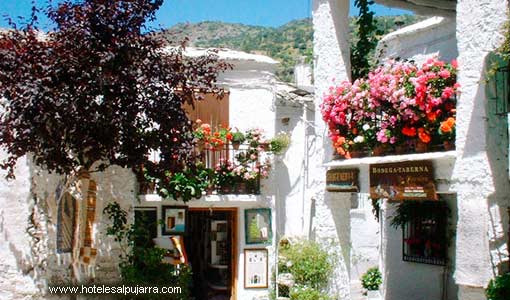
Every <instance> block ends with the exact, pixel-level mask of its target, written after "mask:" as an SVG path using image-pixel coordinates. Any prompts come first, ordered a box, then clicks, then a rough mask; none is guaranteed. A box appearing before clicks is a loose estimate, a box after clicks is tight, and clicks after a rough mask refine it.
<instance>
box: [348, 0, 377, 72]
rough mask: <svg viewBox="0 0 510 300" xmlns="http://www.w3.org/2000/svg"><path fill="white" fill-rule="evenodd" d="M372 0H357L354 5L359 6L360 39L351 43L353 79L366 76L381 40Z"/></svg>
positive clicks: (357, 21) (358, 24) (358, 35)
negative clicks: (374, 51) (371, 6)
mask: <svg viewBox="0 0 510 300" xmlns="http://www.w3.org/2000/svg"><path fill="white" fill-rule="evenodd" d="M372 4H374V1H372V0H355V1H354V6H355V7H357V8H359V15H358V18H357V19H356V30H357V37H358V40H357V41H356V42H355V43H352V44H351V75H352V80H355V79H358V78H362V77H365V76H366V75H367V74H368V72H369V71H370V69H371V62H370V57H371V56H372V53H373V50H374V49H375V47H376V46H377V42H378V41H379V37H378V34H380V32H379V30H377V21H376V19H375V18H374V12H372V11H371V10H370V5H372Z"/></svg>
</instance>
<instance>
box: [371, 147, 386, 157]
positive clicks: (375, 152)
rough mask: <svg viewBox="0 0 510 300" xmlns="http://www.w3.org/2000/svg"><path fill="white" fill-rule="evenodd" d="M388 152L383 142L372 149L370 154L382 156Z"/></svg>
mask: <svg viewBox="0 0 510 300" xmlns="http://www.w3.org/2000/svg"><path fill="white" fill-rule="evenodd" d="M387 152H388V146H387V145H385V144H381V145H377V146H375V147H374V149H372V156H383V155H385V154H386V153H387Z"/></svg>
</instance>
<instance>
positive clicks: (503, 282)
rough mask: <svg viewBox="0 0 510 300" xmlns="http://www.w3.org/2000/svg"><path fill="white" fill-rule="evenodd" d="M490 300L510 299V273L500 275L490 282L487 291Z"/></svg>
mask: <svg viewBox="0 0 510 300" xmlns="http://www.w3.org/2000/svg"><path fill="white" fill-rule="evenodd" d="M486 294H487V299H488V300H508V299H510V273H506V274H503V275H499V276H497V277H496V278H494V279H492V280H491V281H490V282H489V286H488V287H487V290H486Z"/></svg>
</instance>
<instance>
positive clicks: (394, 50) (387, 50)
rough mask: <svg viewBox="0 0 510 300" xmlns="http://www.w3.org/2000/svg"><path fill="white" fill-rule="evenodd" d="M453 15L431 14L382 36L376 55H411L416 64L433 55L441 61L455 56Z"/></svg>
mask: <svg viewBox="0 0 510 300" xmlns="http://www.w3.org/2000/svg"><path fill="white" fill-rule="evenodd" d="M455 30H456V28H455V18H454V17H452V18H442V17H433V18H430V19H427V20H424V21H422V22H418V23H416V24H413V25H410V26H407V27H404V28H401V29H399V30H397V31H394V32H392V33H389V34H388V35H386V36H384V37H383V38H382V39H381V40H380V41H379V43H378V45H377V49H376V53H377V59H378V60H379V61H383V60H384V59H386V58H402V59H412V60H414V61H416V63H418V64H422V63H424V62H425V61H426V60H427V59H428V58H430V57H432V56H437V57H438V58H439V59H441V60H444V61H447V62H449V61H451V60H452V59H455V58H457V55H458V51H457V40H456V35H455V33H456V31H455Z"/></svg>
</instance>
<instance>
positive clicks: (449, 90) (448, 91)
mask: <svg viewBox="0 0 510 300" xmlns="http://www.w3.org/2000/svg"><path fill="white" fill-rule="evenodd" d="M454 93H455V92H454V91H453V88H451V87H449V86H448V87H445V88H444V90H443V92H442V93H441V98H443V99H445V100H446V99H450V98H451V97H452V96H453V95H454Z"/></svg>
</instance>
